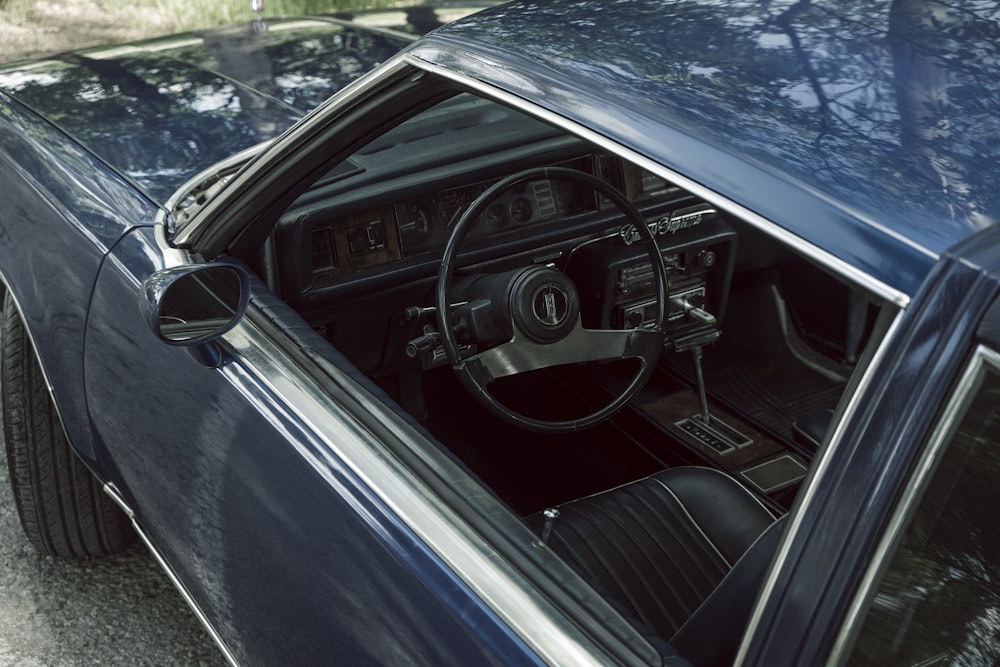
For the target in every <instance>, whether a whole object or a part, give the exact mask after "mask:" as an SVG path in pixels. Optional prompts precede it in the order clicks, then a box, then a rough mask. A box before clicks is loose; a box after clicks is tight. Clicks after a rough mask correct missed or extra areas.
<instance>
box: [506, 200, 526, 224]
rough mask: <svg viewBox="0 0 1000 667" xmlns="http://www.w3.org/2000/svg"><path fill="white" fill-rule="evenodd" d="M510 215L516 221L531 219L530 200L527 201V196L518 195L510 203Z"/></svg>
mask: <svg viewBox="0 0 1000 667" xmlns="http://www.w3.org/2000/svg"><path fill="white" fill-rule="evenodd" d="M510 217H511V219H512V220H514V222H518V223H524V222H528V221H529V220H531V202H530V201H528V198H527V197H518V198H517V199H515V200H514V201H513V202H512V203H511V205H510Z"/></svg>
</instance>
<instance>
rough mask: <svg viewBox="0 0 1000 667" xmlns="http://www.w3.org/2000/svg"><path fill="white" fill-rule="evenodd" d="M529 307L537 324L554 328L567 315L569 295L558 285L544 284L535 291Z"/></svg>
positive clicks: (564, 319)
mask: <svg viewBox="0 0 1000 667" xmlns="http://www.w3.org/2000/svg"><path fill="white" fill-rule="evenodd" d="M531 305H532V310H534V313H535V317H536V318H537V319H538V321H539V322H541V323H542V324H544V325H545V326H547V327H556V326H559V325H560V324H562V323H563V322H564V321H566V316H567V315H568V314H569V295H568V294H566V292H565V291H564V290H563V289H562V288H561V287H559V286H558V285H553V284H552V283H546V284H545V285H542V286H541V287H540V288H538V289H537V290H535V294H534V296H533V297H532V298H531Z"/></svg>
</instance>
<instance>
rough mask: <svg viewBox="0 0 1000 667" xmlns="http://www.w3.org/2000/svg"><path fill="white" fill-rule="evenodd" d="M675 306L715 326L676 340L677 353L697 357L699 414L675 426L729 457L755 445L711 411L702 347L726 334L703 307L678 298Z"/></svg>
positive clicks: (691, 437) (696, 378)
mask: <svg viewBox="0 0 1000 667" xmlns="http://www.w3.org/2000/svg"><path fill="white" fill-rule="evenodd" d="M674 305H675V306H677V307H679V308H681V309H683V310H684V313H685V315H689V316H690V317H692V318H693V319H695V320H697V321H699V322H701V323H702V324H707V325H712V326H711V328H699V329H698V330H697V331H696V332H694V333H693V334H689V335H687V336H684V337H682V338H678V339H674V340H673V345H674V349H675V350H676V351H677V352H684V351H686V350H691V353H692V354H693V355H694V372H695V381H696V383H697V385H698V406H699V412H698V414H696V415H693V416H691V417H688V418H686V419H682V420H680V421H679V422H676V423H675V424H674V425H675V426H676V427H677V428H679V429H681V430H682V431H683V432H684V433H685V435H687V436H689V437H690V439H691V440H693V441H694V442H695V443H696V444H701V445H705V446H707V447H710V448H712V449H713V450H715V451H716V452H718V453H719V454H725V453H727V452H731V451H733V450H735V449H739V448H740V447H746V446H747V445H751V444H753V440H752V439H750V438H748V437H747V436H745V435H743V434H742V433H740V432H739V431H737V430H736V429H734V428H733V427H732V426H730V425H729V424H726V423H725V422H724V421H722V420H721V419H719V418H717V417H713V416H712V414H711V412H709V409H708V394H707V392H706V390H705V374H704V372H703V371H702V365H701V362H702V348H704V346H705V345H708V344H709V343H714V342H715V341H717V340H718V339H719V337H720V336H721V335H722V332H721V331H719V329H718V328H717V327H716V326H714V325H715V323H716V317H715V315H712V314H711V313H709V312H708V311H706V310H704V309H703V308H701V307H700V306H696V305H694V304H692V303H690V302H689V301H688V300H687V299H678V298H675V299H674Z"/></svg>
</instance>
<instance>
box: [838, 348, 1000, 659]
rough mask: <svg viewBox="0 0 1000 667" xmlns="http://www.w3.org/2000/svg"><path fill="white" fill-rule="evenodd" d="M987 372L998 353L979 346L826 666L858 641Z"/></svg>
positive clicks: (999, 359) (998, 360) (999, 363)
mask: <svg viewBox="0 0 1000 667" xmlns="http://www.w3.org/2000/svg"><path fill="white" fill-rule="evenodd" d="M990 370H993V371H994V372H997V373H1000V354H998V353H997V352H995V351H993V350H991V349H990V348H988V347H985V346H983V345H979V346H978V347H977V348H976V350H975V351H974V352H973V355H972V359H971V360H970V361H969V363H968V365H967V366H966V368H965V370H964V371H963V373H962V377H961V379H960V380H959V382H958V386H957V387H956V388H955V390H954V393H953V394H952V395H951V397H950V398H949V399H948V403H947V405H946V407H945V410H944V413H943V414H942V415H941V418H940V419H939V420H938V423H937V425H936V426H935V427H934V431H933V432H932V434H931V437H930V440H929V441H928V445H927V446H926V447H925V449H924V452H923V453H922V454H921V456H920V460H919V461H918V462H917V465H916V467H915V469H914V473H913V475H912V477H911V478H910V482H909V483H908V484H907V486H906V488H905V489H904V490H903V493H902V495H901V496H900V499H899V501H898V503H897V504H896V508H895V510H894V511H893V513H892V516H891V517H890V519H889V523H888V524H887V526H886V530H885V532H884V533H883V535H882V539H881V541H880V542H879V544H878V547H877V548H876V550H875V552H874V554H873V555H872V560H871V564H870V565H869V566H868V569H867V571H866V572H865V575H864V577H863V578H862V580H861V585H860V586H859V588H858V591H857V593H856V594H855V596H854V600H853V602H852V603H851V606H850V607H849V609H848V611H847V614H846V616H845V617H844V622H843V624H842V625H841V628H840V632H839V633H838V635H837V640H836V641H835V642H834V645H833V650H832V652H831V654H830V659H829V660H828V662H827V664H830V665H841V664H843V663H844V661H845V660H847V658H848V657H850V652H851V650H852V649H853V648H854V640H855V639H856V638H857V633H858V632H859V631H860V629H861V623H862V621H863V620H864V618H865V612H866V611H867V609H868V606H869V604H870V602H871V599H872V597H873V596H874V595H875V593H876V591H877V584H878V583H880V582H881V579H882V574H883V573H884V572H885V570H886V568H888V567H889V565H890V563H891V559H890V556H891V555H892V554H893V553H894V552H895V549H896V547H897V545H898V544H899V541H900V540H901V539H902V537H903V533H904V531H905V529H906V527H907V526H908V525H909V522H910V518H911V517H912V515H913V513H914V512H915V511H916V509H917V506H918V505H919V503H920V500H921V499H922V498H923V494H924V491H925V490H926V488H927V485H928V484H929V483H930V480H931V477H932V475H933V473H934V471H935V470H936V469H937V465H938V463H939V462H940V460H941V457H942V456H944V453H945V452H946V451H947V449H948V445H949V444H950V443H951V440H952V437H953V436H954V434H955V430H956V429H957V428H958V425H959V422H960V420H961V419H962V417H963V416H964V415H965V413H966V410H967V409H968V407H969V405H970V404H971V403H972V401H973V400H974V399H975V397H976V390H977V389H978V388H979V387H980V386H981V385H982V382H983V378H984V376H985V375H986V373H987V372H988V371H990Z"/></svg>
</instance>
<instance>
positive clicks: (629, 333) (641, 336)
mask: <svg viewBox="0 0 1000 667" xmlns="http://www.w3.org/2000/svg"><path fill="white" fill-rule="evenodd" d="M538 179H563V180H568V181H573V182H576V183H580V184H582V185H585V186H588V187H590V188H591V189H593V190H594V191H595V192H599V193H600V194H601V195H603V196H604V197H606V198H607V199H608V201H610V202H611V203H612V204H614V205H615V206H617V207H618V209H619V210H620V211H621V213H622V214H623V216H624V218H625V220H626V221H627V222H628V223H630V224H631V225H632V226H633V227H634V228H635V231H636V233H637V234H638V236H639V238H640V239H642V240H643V241H644V243H645V246H646V252H647V253H648V255H649V258H650V267H651V269H652V274H653V285H654V288H655V291H656V315H655V318H654V322H653V325H652V326H650V327H641V328H634V329H624V330H594V329H585V328H584V327H583V325H582V324H581V320H580V307H579V304H580V299H579V296H578V293H577V290H576V286H575V285H574V284H573V281H572V280H570V278H569V276H567V275H566V274H564V273H562V272H560V271H558V270H556V269H555V268H553V267H548V266H539V265H532V266H528V267H524V268H520V269H515V270H513V271H507V272H504V273H498V274H492V275H489V274H488V275H478V276H472V277H466V279H465V281H464V284H463V285H462V287H461V289H459V290H457V292H454V291H453V290H452V282H453V280H452V278H453V274H454V272H455V266H454V263H455V260H456V258H457V257H458V246H459V244H460V243H461V242H462V239H463V238H464V236H465V233H466V230H467V229H468V228H469V227H471V226H472V225H473V224H474V223H475V220H476V218H477V216H479V215H480V214H481V213H483V212H484V211H487V210H489V207H490V205H491V204H492V203H493V202H494V201H495V200H496V199H497V197H499V196H500V195H501V194H503V193H504V192H505V191H507V190H509V189H511V188H513V187H516V186H519V185H521V184H524V183H528V182H531V181H533V180H538ZM453 292H454V293H453ZM456 302H457V303H458V305H457V307H453V306H452V304H455V303H456ZM666 303H667V275H666V271H665V269H664V268H663V260H662V258H661V257H660V250H659V247H658V246H657V244H656V237H655V236H653V233H652V232H651V231H650V230H649V227H648V226H647V224H646V221H645V220H643V218H642V215H641V214H640V213H639V211H638V210H636V208H635V207H634V206H633V205H632V204H631V202H629V201H628V199H627V198H626V197H625V195H624V194H622V193H621V192H619V191H618V190H617V189H615V188H614V187H612V186H611V185H609V184H607V183H605V182H604V181H602V180H600V179H598V178H596V177H594V176H592V175H590V174H587V173H584V172H581V171H576V170H574V169H566V168H560V167H542V168H537V169H527V170H525V171H522V172H519V173H517V174H514V175H512V176H508V177H507V178H505V179H503V180H501V181H499V182H497V183H495V184H493V185H492V186H490V187H489V188H487V189H486V190H485V191H484V192H483V193H482V194H480V195H479V197H477V198H476V200H475V201H473V202H472V204H470V205H469V208H467V209H466V210H465V212H464V213H463V214H462V216H461V217H460V218H459V220H458V222H457V223H456V224H455V226H454V228H453V229H452V231H451V237H450V238H449V239H448V244H447V245H446V246H445V250H444V255H443V257H442V259H441V268H440V270H439V271H438V278H437V285H436V288H435V306H436V310H437V318H438V330H439V333H440V337H441V346H442V347H443V348H444V351H445V355H446V356H447V358H448V362H449V363H450V364H451V367H452V370H454V372H455V374H456V376H457V377H458V379H459V382H460V383H461V385H462V386H463V387H464V388H465V389H466V390H467V391H468V392H469V393H470V394H471V395H472V396H473V397H474V398H475V399H476V400H477V401H479V403H480V404H482V405H483V406H484V407H485V408H486V409H487V410H489V411H490V412H492V413H493V414H495V415H496V416H498V417H500V418H501V419H503V420H505V421H507V422H509V423H511V424H514V425H516V426H519V427H521V428H524V429H528V430H531V431H536V432H539V433H567V432H572V431H577V430H580V429H584V428H588V427H590V426H593V425H594V424H597V423H599V422H601V421H604V420H605V419H609V418H610V417H611V416H613V415H614V414H615V413H617V412H618V411H619V410H621V409H622V408H623V407H624V406H625V405H626V403H628V401H629V400H631V399H632V397H633V396H635V395H636V394H637V393H638V392H639V390H641V389H642V387H643V385H645V383H646V380H648V379H649V377H650V375H651V374H652V373H653V370H654V369H655V367H656V363H657V360H658V359H659V357H660V354H661V353H662V351H663V341H664V324H665V322H666ZM456 324H457V328H458V329H461V330H462V332H463V336H464V337H465V340H466V341H467V342H470V343H473V344H476V345H483V346H486V347H487V349H485V350H483V351H481V352H478V353H475V354H471V355H468V356H462V354H461V353H460V351H459V347H458V341H457V336H456V333H455V329H456ZM614 359H634V360H637V361H638V362H639V370H638V371H637V372H636V374H635V376H634V377H633V378H632V381H631V382H630V383H629V384H628V385H627V386H626V387H625V388H624V389H622V390H621V391H620V393H619V394H618V396H616V397H614V398H613V400H611V401H610V402H609V403H607V404H606V405H604V406H603V407H601V408H599V409H597V410H596V411H594V412H592V413H590V414H589V415H586V416H584V417H580V418H578V419H572V420H566V421H556V420H548V419H535V418H532V417H528V416H526V415H523V414H521V413H519V412H516V411H514V410H512V409H510V408H509V407H507V406H506V405H504V404H502V403H501V402H500V401H498V400H497V399H496V398H494V397H493V396H492V395H491V394H490V393H489V391H488V389H487V387H488V385H489V384H490V383H492V382H493V381H494V380H496V379H498V378H500V377H505V376H511V375H517V374H519V373H526V372H529V371H534V370H539V369H542V368H549V367H551V366H559V365H564V364H579V363H582V362H593V361H606V360H614Z"/></svg>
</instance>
